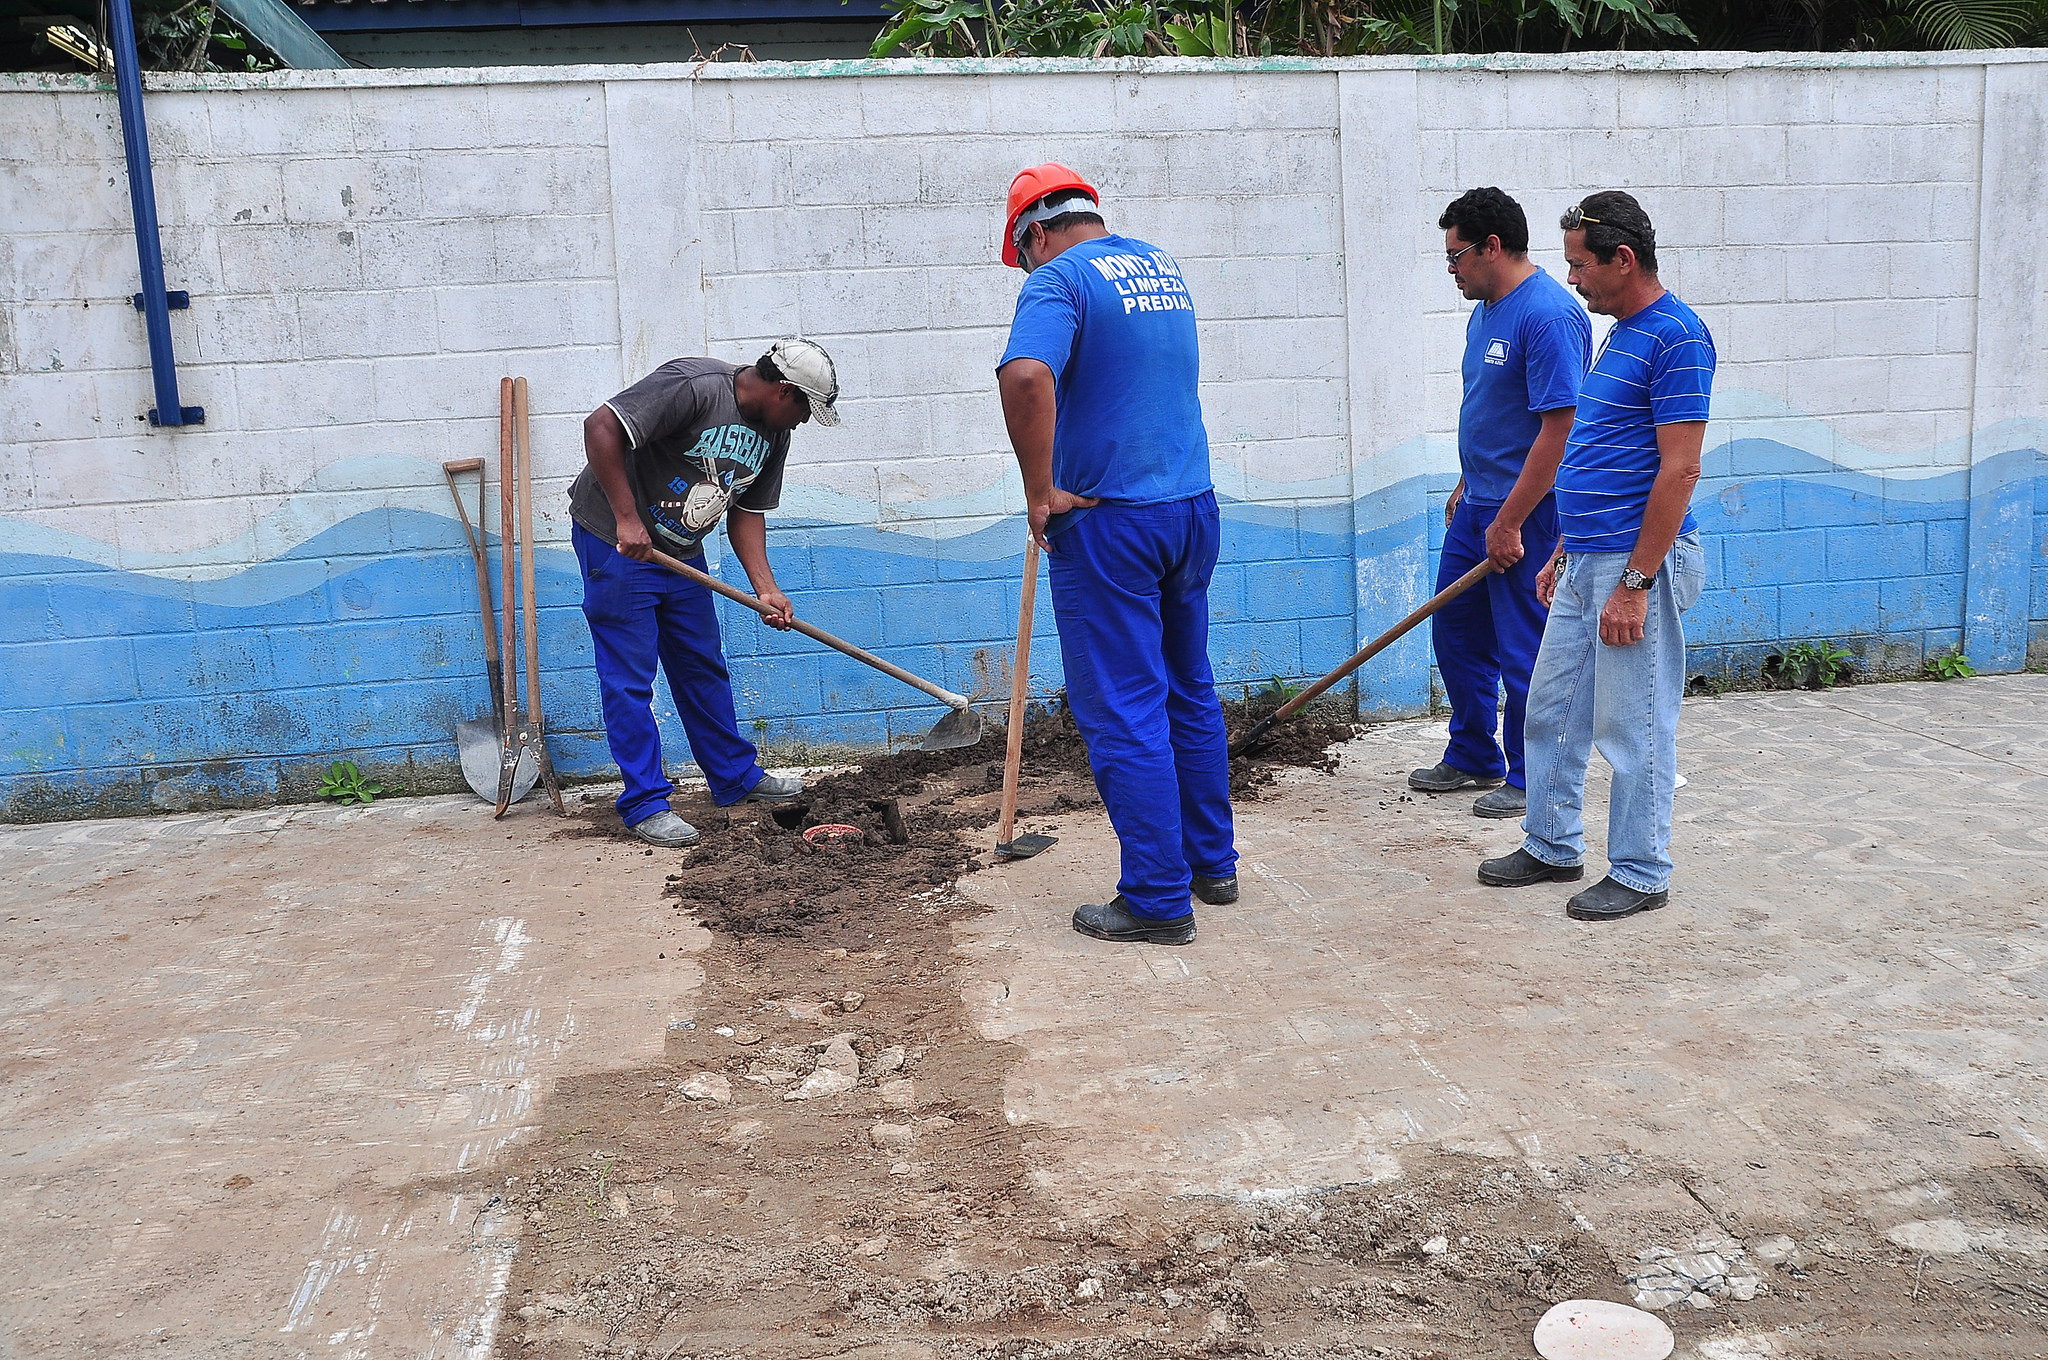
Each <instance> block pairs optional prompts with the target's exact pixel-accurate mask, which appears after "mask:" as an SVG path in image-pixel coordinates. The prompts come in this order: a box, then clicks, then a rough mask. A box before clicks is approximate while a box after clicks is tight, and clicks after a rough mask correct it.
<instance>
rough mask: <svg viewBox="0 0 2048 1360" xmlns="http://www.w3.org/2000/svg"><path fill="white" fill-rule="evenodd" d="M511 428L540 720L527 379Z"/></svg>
mask: <svg viewBox="0 0 2048 1360" xmlns="http://www.w3.org/2000/svg"><path fill="white" fill-rule="evenodd" d="M512 427H513V436H514V442H515V444H516V446H517V448H518V453H519V604H520V608H521V610H522V612H523V613H524V614H525V616H526V618H525V622H526V716H527V717H529V718H531V719H532V720H533V721H534V722H536V723H538V722H539V721H540V720H541V710H540V628H539V621H538V619H537V618H536V617H535V608H536V606H535V603H534V598H533V434H532V427H531V426H530V425H529V424H528V423H527V419H526V379H524V378H514V379H513V380H512Z"/></svg>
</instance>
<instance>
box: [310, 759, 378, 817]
mask: <svg viewBox="0 0 2048 1360" xmlns="http://www.w3.org/2000/svg"><path fill="white" fill-rule="evenodd" d="M382 792H384V786H383V785H382V784H379V783H375V782H374V781H371V780H367V779H365V778H363V772H362V771H361V770H359V769H357V768H356V763H355V762H354V761H353V760H337V761H335V762H334V763H333V764H332V765H329V766H328V767H327V775H326V777H325V778H323V779H322V780H321V781H320V796H321V797H322V798H332V799H334V800H335V801H336V802H338V803H340V804H341V805H342V806H343V807H347V806H348V805H349V804H350V803H368V802H371V801H372V800H374V799H375V798H376V796H377V795H378V794H380V793H382Z"/></svg>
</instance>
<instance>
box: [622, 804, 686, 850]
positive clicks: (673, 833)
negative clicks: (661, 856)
mask: <svg viewBox="0 0 2048 1360" xmlns="http://www.w3.org/2000/svg"><path fill="white" fill-rule="evenodd" d="M626 829H627V830H628V831H631V832H632V833H633V834H634V835H636V836H638V837H639V838H640V839H641V840H643V841H646V842H647V843H648V844H649V845H658V846H660V847H661V848H662V849H664V850H680V849H682V848H683V847H684V846H686V845H695V844H696V843H697V828H696V827H694V826H691V825H690V824H689V823H688V822H686V821H684V820H683V819H682V818H680V817H678V816H676V815H675V813H673V812H670V811H669V810H668V809H667V808H663V809H662V810H661V811H660V812H657V813H655V814H654V815H653V816H652V817H649V818H648V819H647V820H645V821H641V822H635V823H633V825H631V826H629V827H627V828H626Z"/></svg>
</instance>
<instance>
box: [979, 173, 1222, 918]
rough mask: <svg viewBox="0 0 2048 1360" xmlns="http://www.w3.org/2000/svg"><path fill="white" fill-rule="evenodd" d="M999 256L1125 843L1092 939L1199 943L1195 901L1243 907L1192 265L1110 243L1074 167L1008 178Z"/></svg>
mask: <svg viewBox="0 0 2048 1360" xmlns="http://www.w3.org/2000/svg"><path fill="white" fill-rule="evenodd" d="M1002 251H1003V263H1005V264H1008V265H1014V266H1016V267H1018V268H1021V269H1023V270H1024V271H1025V273H1026V275H1027V276H1028V277H1027V278H1026V279H1025V281H1024V287H1023V289H1022V291H1021V292H1020V293H1019V294H1018V297H1017V313H1016V316H1015V318H1014V319H1013V320H1012V321H1011V323H1010V340H1009V344H1008V346H1007V348H1005V350H1004V351H1003V357H1002V361H1001V362H1000V363H999V364H998V365H997V368H996V377H997V382H998V384H999V386H1000V388H1001V392H1002V400H1003V419H1004V421H1005V423H1006V424H1007V425H1008V426H1009V432H1010V443H1011V446H1012V447H1013V448H1014V449H1015V450H1016V453H1017V466H1018V467H1019V469H1021V470H1022V472H1023V474H1024V498H1025V502H1026V504H1027V505H1028V507H1029V510H1030V517H1031V535H1032V537H1033V538H1034V539H1036V540H1037V541H1038V544H1039V546H1041V547H1042V548H1044V549H1045V551H1046V552H1047V554H1048V555H1049V556H1048V568H1049V573H1050V576H1051V579H1052V600H1053V614H1054V617H1055V619H1056V620H1057V622H1058V625H1059V634H1060V659H1061V662H1062V664H1063V665H1064V667H1065V670H1066V681H1067V703H1068V705H1069V707H1070V708H1071V709H1072V710H1073V714H1074V723H1075V726H1077V727H1078V728H1079V729H1080V731H1081V735H1082V737H1083V739H1085V740H1086V741H1087V743H1088V763H1089V765H1090V767H1091V768H1092V769H1093V770H1094V772H1095V786H1096V788H1097V789H1099V790H1100V791H1101V793H1102V802H1103V806H1104V807H1105V808H1106V809H1107V810H1108V812H1109V820H1110V824H1111V825H1112V826H1114V827H1115V828H1116V834H1117V841H1118V843H1119V845H1120V846H1121V850H1122V873H1121V876H1120V877H1119V880H1118V883H1117V892H1116V895H1115V897H1114V899H1113V900H1111V901H1110V902H1107V903H1102V904H1093V903H1091V904H1089V905H1086V906H1083V907H1081V908H1079V909H1078V910H1076V911H1075V913H1074V929H1076V930H1078V931H1080V932H1081V933H1082V934H1084V935H1091V936H1094V937H1095V938H1097V939H1104V940H1125V941H1141V942H1145V943H1150V944H1187V943H1188V942H1190V941H1191V940H1193V939H1194V938H1195V916H1194V909H1193V905H1192V903H1191V901H1190V895H1191V894H1192V896H1193V897H1197V898H1200V899H1201V900H1202V901H1203V902H1205V903H1208V904H1210V905H1222V904H1224V903H1229V902H1235V901H1236V900H1237V849H1236V844H1235V840H1234V836H1233V832H1232V827H1231V814H1230V757H1229V754H1228V751H1227V748H1226V742H1225V737H1224V732H1223V710H1222V707H1221V705H1220V704H1219V703H1218V702H1217V699H1216V684H1215V678H1214V676H1213V675H1212V673H1211V671H1210V668H1209V578H1210V575H1211V574H1212V573H1213V572H1214V571H1215V568H1216V553H1217V546H1218V540H1219V538H1220V536H1221V525H1220V521H1219V519H1218V516H1217V512H1216V493H1215V488H1214V486H1213V484H1212V483H1211V481H1210V478H1209V436H1208V433H1207V431H1205V430H1204V429H1203V427H1202V406H1201V401H1200V397H1199V394H1198V392H1197V387H1198V384H1199V381H1200V362H1199V356H1198V353H1197V348H1196V343H1195V311H1194V304H1193V303H1192V302H1191V301H1190V300H1189V297H1188V290H1187V286H1186V284H1185V283H1183V282H1182V280H1181V272H1180V266H1179V265H1178V264H1177V263H1176V262H1175V261H1174V259H1173V257H1172V256H1171V255H1169V254H1167V253H1166V252H1165V251H1163V250H1161V249H1159V248H1158V247H1157V246H1153V245H1149V244H1147V243H1146V242H1143V241H1135V240H1132V239H1130V238H1129V237H1125V236H1118V235H1115V234H1114V233H1112V232H1110V230H1109V229H1108V227H1107V226H1106V225H1105V224H1104V222H1103V218H1102V211H1101V200H1100V196H1099V195H1097V193H1096V192H1095V190H1094V189H1093V188H1092V187H1090V185H1089V184H1088V182H1087V181H1086V180H1084V179H1082V178H1081V177H1080V176H1079V175H1077V174H1075V173H1074V172H1073V171H1072V170H1069V169H1068V168H1067V167H1066V166H1064V165H1056V164H1047V165H1039V166H1034V167H1032V168H1031V169H1029V170H1025V171H1023V172H1022V173H1020V174H1019V175H1018V176H1017V177H1016V179H1014V180H1013V181H1011V183H1010V199H1009V210H1008V220H1007V222H1006V223H1005V226H1004V229H1003V241H1002Z"/></svg>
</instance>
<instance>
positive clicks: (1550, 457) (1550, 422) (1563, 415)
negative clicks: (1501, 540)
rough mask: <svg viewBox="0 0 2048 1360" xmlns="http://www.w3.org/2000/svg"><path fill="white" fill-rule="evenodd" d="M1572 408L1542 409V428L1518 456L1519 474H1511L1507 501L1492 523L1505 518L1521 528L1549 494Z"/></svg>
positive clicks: (1573, 411)
mask: <svg viewBox="0 0 2048 1360" xmlns="http://www.w3.org/2000/svg"><path fill="white" fill-rule="evenodd" d="M1576 409H1577V408H1575V407H1571V406H1561V407H1559V408H1558V409H1557V410H1555V411H1545V412H1544V413H1543V417H1542V419H1543V428H1542V429H1540V430H1538V431H1537V433H1536V442H1535V443H1533V444H1531V445H1530V446H1529V456H1528V457H1527V458H1525V459H1523V460H1522V475H1521V476H1519V477H1517V478H1515V485H1514V489H1513V490H1512V491H1510V492H1508V498H1507V503H1506V504H1504V505H1502V506H1501V508H1500V514H1498V515H1497V516H1495V517H1494V519H1495V522H1496V523H1501V522H1505V523H1507V524H1509V525H1512V526H1513V527H1515V528H1517V529H1519V528H1521V527H1522V524H1523V523H1524V522H1525V521H1526V520H1527V519H1528V518H1529V515H1530V514H1531V512H1533V511H1534V510H1535V509H1536V507H1537V505H1538V504H1540V503H1541V502H1542V500H1543V498H1544V497H1545V496H1548V495H1549V494H1550V490H1551V488H1552V487H1554V486H1556V485H1557V469H1558V465H1559V464H1560V463H1562V462H1564V446H1565V441H1566V440H1567V439H1569V438H1570V437H1571V432H1572V417H1573V415H1574V414H1575V413H1576Z"/></svg>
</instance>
